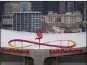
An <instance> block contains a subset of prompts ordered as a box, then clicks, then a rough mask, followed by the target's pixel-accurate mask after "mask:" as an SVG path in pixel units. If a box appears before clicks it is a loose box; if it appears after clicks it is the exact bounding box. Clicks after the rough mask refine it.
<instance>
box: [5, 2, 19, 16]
mask: <svg viewBox="0 0 87 65" xmlns="http://www.w3.org/2000/svg"><path fill="white" fill-rule="evenodd" d="M19 11H20V4H19V2H7V3H6V4H5V5H4V15H12V13H13V12H19Z"/></svg>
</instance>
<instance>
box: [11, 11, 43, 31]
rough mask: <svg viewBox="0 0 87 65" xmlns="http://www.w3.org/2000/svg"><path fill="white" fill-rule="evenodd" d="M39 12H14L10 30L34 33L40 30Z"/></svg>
mask: <svg viewBox="0 0 87 65" xmlns="http://www.w3.org/2000/svg"><path fill="white" fill-rule="evenodd" d="M41 18H42V17H41V12H33V11H30V12H15V13H14V15H13V25H12V29H13V30H16V31H28V32H35V31H36V30H38V29H42V26H41V25H42V22H41Z"/></svg>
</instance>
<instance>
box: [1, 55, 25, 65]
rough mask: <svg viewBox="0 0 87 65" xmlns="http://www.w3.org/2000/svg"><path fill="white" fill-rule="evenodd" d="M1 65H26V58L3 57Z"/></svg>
mask: <svg viewBox="0 0 87 65" xmlns="http://www.w3.org/2000/svg"><path fill="white" fill-rule="evenodd" d="M0 60H1V64H0V65H24V57H21V56H14V55H7V54H6V55H4V54H3V55H1V58H0Z"/></svg>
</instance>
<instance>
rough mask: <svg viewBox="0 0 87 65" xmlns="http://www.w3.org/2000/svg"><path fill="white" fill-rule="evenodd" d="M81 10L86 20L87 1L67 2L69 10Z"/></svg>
mask: <svg viewBox="0 0 87 65" xmlns="http://www.w3.org/2000/svg"><path fill="white" fill-rule="evenodd" d="M74 11H80V12H81V14H82V15H83V21H86V17H87V15H86V14H87V12H86V11H87V2H82V1H69V2H67V12H74Z"/></svg>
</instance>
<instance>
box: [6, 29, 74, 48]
mask: <svg viewBox="0 0 87 65" xmlns="http://www.w3.org/2000/svg"><path fill="white" fill-rule="evenodd" d="M36 34H37V38H35V39H37V40H39V42H35V41H30V40H22V39H13V40H10V41H9V42H8V45H9V46H10V47H13V48H25V47H29V46H31V45H28V46H17V45H16V46H15V45H13V44H12V42H14V41H15V42H26V43H28V44H35V45H42V46H48V47H56V48H73V47H75V46H76V42H75V41H73V40H55V41H50V42H59V41H60V42H62V41H67V42H68V43H69V42H71V43H72V45H71V46H61V45H52V44H47V43H50V42H44V43H42V42H40V40H41V39H42V37H43V35H42V31H41V30H37V31H36Z"/></svg>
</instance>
